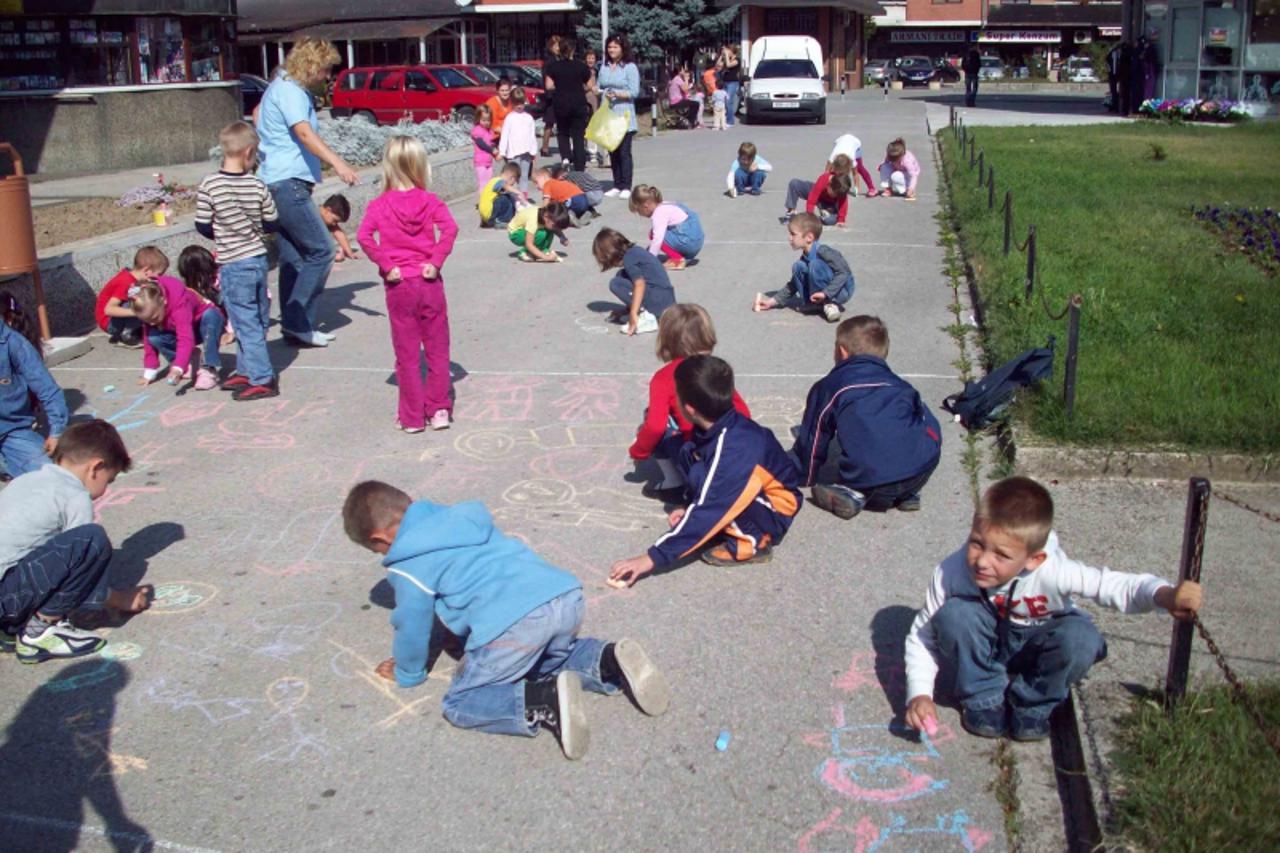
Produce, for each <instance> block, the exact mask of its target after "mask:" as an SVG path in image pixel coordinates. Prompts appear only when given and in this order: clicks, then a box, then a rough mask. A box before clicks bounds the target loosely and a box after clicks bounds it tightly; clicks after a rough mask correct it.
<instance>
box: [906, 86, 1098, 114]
mask: <svg viewBox="0 0 1280 853" xmlns="http://www.w3.org/2000/svg"><path fill="white" fill-rule="evenodd" d="M916 100H920V101H925V102H927V103H931V104H941V105H943V106H947V107H957V108H963V109H966V110H968V111H969V112H970V113H974V114H981V113H982V111H983V110H984V109H989V110H994V111H999V112H1015V113H1040V114H1045V113H1051V114H1053V115H1078V116H1110V115H1112V113H1109V112H1107V111H1106V110H1105V109H1103V107H1102V97H1101V96H1096V97H1095V96H1093V95H1045V94H1026V95H1019V94H1017V93H1006V92H995V93H992V94H989V95H984V94H983V93H982V90H981V88H979V90H978V105H977V106H976V107H965V105H964V95H963V94H959V95H946V94H942V95H927V96H924V97H919V98H916Z"/></svg>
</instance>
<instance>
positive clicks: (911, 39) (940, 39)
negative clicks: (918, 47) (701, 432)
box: [889, 30, 964, 44]
mask: <svg viewBox="0 0 1280 853" xmlns="http://www.w3.org/2000/svg"><path fill="white" fill-rule="evenodd" d="M889 41H890V42H891V43H893V44H905V43H910V44H942V43H954V42H963V41H964V30H890V31H889Z"/></svg>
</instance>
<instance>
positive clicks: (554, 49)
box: [542, 35, 567, 160]
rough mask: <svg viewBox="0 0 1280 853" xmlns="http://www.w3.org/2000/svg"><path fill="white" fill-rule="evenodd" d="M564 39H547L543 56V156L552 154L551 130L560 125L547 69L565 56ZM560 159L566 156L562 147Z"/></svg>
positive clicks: (559, 37)
mask: <svg viewBox="0 0 1280 853" xmlns="http://www.w3.org/2000/svg"><path fill="white" fill-rule="evenodd" d="M563 51H564V39H563V37H561V36H555V35H553V36H552V37H551V38H549V39H547V55H546V56H544V57H543V58H542V88H543V89H545V90H546V92H547V95H548V99H547V108H546V110H544V111H543V113H542V156H543V157H550V156H551V132H552V131H553V130H555V129H556V128H557V127H558V126H559V125H558V124H557V123H556V105H555V100H554V99H552V98H551V97H550V95H551V88H552V85H551V81H550V80H549V79H547V69H548V68H550V67H551V66H552V65H554V64H555V63H556V62H558V61H559V60H560V57H562V56H564V52H563ZM560 159H561V160H564V159H567V158H566V154H565V151H564V150H563V149H561V151H560Z"/></svg>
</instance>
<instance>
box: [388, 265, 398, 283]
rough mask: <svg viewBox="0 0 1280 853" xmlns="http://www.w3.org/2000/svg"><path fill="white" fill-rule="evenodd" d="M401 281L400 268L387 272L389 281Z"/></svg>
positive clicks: (393, 268)
mask: <svg viewBox="0 0 1280 853" xmlns="http://www.w3.org/2000/svg"><path fill="white" fill-rule="evenodd" d="M399 280H400V267H392V268H391V269H389V270H387V281H392V282H395V281H399Z"/></svg>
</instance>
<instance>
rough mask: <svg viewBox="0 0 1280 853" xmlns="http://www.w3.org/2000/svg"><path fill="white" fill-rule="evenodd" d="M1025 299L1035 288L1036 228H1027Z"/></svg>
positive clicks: (1029, 297) (1030, 226) (1031, 226)
mask: <svg viewBox="0 0 1280 853" xmlns="http://www.w3.org/2000/svg"><path fill="white" fill-rule="evenodd" d="M1026 284H1027V299H1028V300H1030V299H1031V292H1032V291H1033V290H1035V287H1036V227H1035V226H1034V225H1028V226H1027V282H1026Z"/></svg>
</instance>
